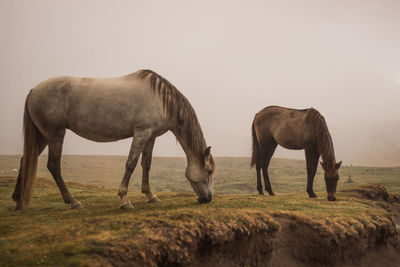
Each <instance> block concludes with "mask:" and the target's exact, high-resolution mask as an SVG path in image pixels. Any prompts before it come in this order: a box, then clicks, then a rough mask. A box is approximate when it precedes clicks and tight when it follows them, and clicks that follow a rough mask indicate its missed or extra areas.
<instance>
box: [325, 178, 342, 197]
mask: <svg viewBox="0 0 400 267" xmlns="http://www.w3.org/2000/svg"><path fill="white" fill-rule="evenodd" d="M338 180H339V175H336V176H335V177H326V176H325V185H326V192H327V193H328V201H336V187H337V182H338Z"/></svg>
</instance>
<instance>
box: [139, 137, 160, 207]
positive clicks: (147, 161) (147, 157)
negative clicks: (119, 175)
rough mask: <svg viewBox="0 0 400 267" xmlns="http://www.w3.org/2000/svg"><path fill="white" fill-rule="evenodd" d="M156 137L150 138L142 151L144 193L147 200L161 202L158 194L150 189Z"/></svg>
mask: <svg viewBox="0 0 400 267" xmlns="http://www.w3.org/2000/svg"><path fill="white" fill-rule="evenodd" d="M154 141H155V138H152V139H150V140H149V142H148V143H147V144H146V146H145V148H144V150H143V152H142V171H143V173H142V193H143V194H146V198H147V202H148V203H153V202H160V200H159V199H158V198H157V196H156V195H154V194H153V193H152V192H151V190H150V184H149V172H150V166H151V156H152V154H153V147H154Z"/></svg>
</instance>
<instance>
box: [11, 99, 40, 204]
mask: <svg viewBox="0 0 400 267" xmlns="http://www.w3.org/2000/svg"><path fill="white" fill-rule="evenodd" d="M29 95H30V93H29V94H28V96H27V97H26V101H25V111H24V155H23V157H22V166H21V169H22V170H21V174H22V177H21V196H20V199H19V201H18V200H17V206H16V207H15V209H24V208H27V207H28V205H29V202H30V200H31V197H32V188H33V182H34V180H35V176H36V169H37V163H38V156H39V142H40V139H42V138H43V136H42V134H41V133H40V132H39V130H38V129H37V128H36V126H35V124H34V123H33V121H32V119H31V116H30V115H29V110H28V105H27V102H28V98H29Z"/></svg>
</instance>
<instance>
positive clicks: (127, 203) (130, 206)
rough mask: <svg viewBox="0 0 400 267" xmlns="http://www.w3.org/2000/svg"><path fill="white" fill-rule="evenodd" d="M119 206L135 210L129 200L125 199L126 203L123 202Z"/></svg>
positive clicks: (123, 208)
mask: <svg viewBox="0 0 400 267" xmlns="http://www.w3.org/2000/svg"><path fill="white" fill-rule="evenodd" d="M119 208H120V209H121V210H133V206H132V204H131V202H130V201H129V200H127V201H125V202H124V203H121V205H119Z"/></svg>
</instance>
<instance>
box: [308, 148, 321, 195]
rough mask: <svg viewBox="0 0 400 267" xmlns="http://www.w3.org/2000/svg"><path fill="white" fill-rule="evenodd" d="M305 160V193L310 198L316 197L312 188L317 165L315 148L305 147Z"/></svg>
mask: <svg viewBox="0 0 400 267" xmlns="http://www.w3.org/2000/svg"><path fill="white" fill-rule="evenodd" d="M305 152H306V162H307V193H308V195H309V196H310V197H311V198H315V197H317V195H316V194H315V193H314V190H313V184H314V177H315V173H316V171H317V167H318V159H319V153H318V150H317V149H312V148H307V149H306V151H305Z"/></svg>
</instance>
